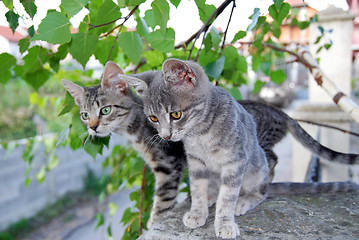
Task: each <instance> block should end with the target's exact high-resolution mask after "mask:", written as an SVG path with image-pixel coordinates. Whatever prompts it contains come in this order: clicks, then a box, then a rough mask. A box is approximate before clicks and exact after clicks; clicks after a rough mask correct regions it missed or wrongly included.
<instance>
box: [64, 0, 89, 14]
mask: <svg viewBox="0 0 359 240" xmlns="http://www.w3.org/2000/svg"><path fill="white" fill-rule="evenodd" d="M86 3H87V0H61V6H62V7H63V8H64V10H65V12H66V13H67V14H68V15H70V16H73V15H75V14H76V13H78V12H79V11H80V10H81V9H82V8H84V7H85V5H86Z"/></svg>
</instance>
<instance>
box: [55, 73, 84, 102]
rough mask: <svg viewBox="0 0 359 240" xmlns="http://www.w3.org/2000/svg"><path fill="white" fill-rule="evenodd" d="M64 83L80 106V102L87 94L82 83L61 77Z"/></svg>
mask: <svg viewBox="0 0 359 240" xmlns="http://www.w3.org/2000/svg"><path fill="white" fill-rule="evenodd" d="M61 82H62V85H64V88H65V89H66V90H67V91H68V92H69V93H70V94H71V96H72V97H73V98H74V99H75V103H76V105H77V106H80V102H81V100H82V98H83V97H84V95H85V89H84V88H83V87H81V86H80V85H77V84H75V83H73V82H70V81H67V80H65V79H61Z"/></svg>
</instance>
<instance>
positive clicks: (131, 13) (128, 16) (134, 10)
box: [106, 5, 140, 62]
mask: <svg viewBox="0 0 359 240" xmlns="http://www.w3.org/2000/svg"><path fill="white" fill-rule="evenodd" d="M139 6H140V5H136V7H134V8H133V9H132V11H131V12H130V13H129V14H128V15H127V16H126V17H125V18H124V20H123V22H122V23H121V24H120V25H118V26H116V27H115V28H113V29H112V30H111V31H109V32H108V33H107V35H108V34H110V33H111V32H112V31H114V30H115V29H116V28H118V27H120V30H118V32H117V34H116V37H115V40H114V41H113V44H112V47H111V49H110V52H109V54H108V56H107V61H106V62H108V61H109V60H110V57H111V54H112V51H113V49H114V48H115V44H116V42H117V39H118V36H119V35H120V32H121V30H122V27H123V25H124V24H125V22H126V21H127V20H128V19H129V18H130V17H131V16H132V15H133V14H134V13H135V12H136V10H137V9H138V7H139ZM116 21H117V20H116ZM107 35H106V36H107Z"/></svg>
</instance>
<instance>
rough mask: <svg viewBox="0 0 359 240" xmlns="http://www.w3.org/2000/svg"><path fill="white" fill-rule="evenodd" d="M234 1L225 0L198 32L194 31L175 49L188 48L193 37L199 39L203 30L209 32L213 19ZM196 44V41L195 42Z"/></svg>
mask: <svg viewBox="0 0 359 240" xmlns="http://www.w3.org/2000/svg"><path fill="white" fill-rule="evenodd" d="M231 2H234V0H226V1H224V2H223V3H222V4H221V5H220V6H219V7H218V8H217V9H216V10H215V11H214V12H213V13H212V15H211V16H210V17H209V18H208V19H207V21H206V22H205V23H204V24H203V25H202V27H201V28H200V29H199V30H198V31H197V32H196V33H194V34H193V35H192V36H191V37H190V38H188V39H187V40H186V41H185V42H183V43H180V44H178V45H176V46H175V49H178V48H182V47H183V48H186V47H187V46H188V44H189V43H190V42H192V40H193V39H198V37H199V36H200V35H201V33H203V32H207V30H208V28H209V27H210V26H211V24H212V23H210V22H211V20H212V19H213V18H214V19H216V18H217V17H218V16H219V15H220V14H221V13H222V12H223V10H224V9H225V8H226V7H227V6H228V5H229V4H230V3H231ZM193 45H194V43H193Z"/></svg>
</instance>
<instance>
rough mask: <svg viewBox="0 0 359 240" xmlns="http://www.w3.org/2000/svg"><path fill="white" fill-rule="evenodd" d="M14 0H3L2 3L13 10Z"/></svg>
mask: <svg viewBox="0 0 359 240" xmlns="http://www.w3.org/2000/svg"><path fill="white" fill-rule="evenodd" d="M12 1H13V0H2V2H3V3H4V5H5V6H6V7H7V8H8V9H12V8H13V3H12Z"/></svg>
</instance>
